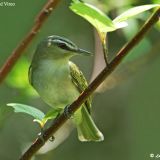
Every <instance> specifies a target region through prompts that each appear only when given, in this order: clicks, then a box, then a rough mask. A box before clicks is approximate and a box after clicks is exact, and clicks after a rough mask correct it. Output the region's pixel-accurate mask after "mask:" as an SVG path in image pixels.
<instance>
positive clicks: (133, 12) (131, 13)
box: [113, 4, 160, 23]
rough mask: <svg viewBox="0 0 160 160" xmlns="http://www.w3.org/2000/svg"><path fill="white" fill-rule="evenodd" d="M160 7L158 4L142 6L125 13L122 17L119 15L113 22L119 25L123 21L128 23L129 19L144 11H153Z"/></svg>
mask: <svg viewBox="0 0 160 160" xmlns="http://www.w3.org/2000/svg"><path fill="white" fill-rule="evenodd" d="M158 6H160V5H158V4H151V5H142V6H138V7H133V8H131V9H129V10H127V11H125V12H123V13H122V14H121V15H119V16H118V17H116V18H115V19H114V20H113V22H115V23H119V22H122V21H126V20H128V19H129V18H131V17H133V16H135V15H137V14H140V13H142V12H144V11H147V10H149V9H152V8H154V7H158Z"/></svg>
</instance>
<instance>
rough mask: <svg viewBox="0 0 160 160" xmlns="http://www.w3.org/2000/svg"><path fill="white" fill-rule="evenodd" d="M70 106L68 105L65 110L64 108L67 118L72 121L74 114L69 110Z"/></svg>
mask: <svg viewBox="0 0 160 160" xmlns="http://www.w3.org/2000/svg"><path fill="white" fill-rule="evenodd" d="M69 106H70V105H67V106H66V107H65V108H64V114H65V116H66V117H67V118H68V119H70V118H71V116H72V113H71V110H70V109H69V108H68V107H69Z"/></svg>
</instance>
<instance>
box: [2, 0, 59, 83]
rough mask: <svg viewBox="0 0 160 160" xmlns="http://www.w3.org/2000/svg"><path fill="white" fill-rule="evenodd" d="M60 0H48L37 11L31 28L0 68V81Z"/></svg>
mask: <svg viewBox="0 0 160 160" xmlns="http://www.w3.org/2000/svg"><path fill="white" fill-rule="evenodd" d="M59 2H60V0H48V2H47V3H46V4H45V5H44V7H43V8H42V10H41V11H40V12H39V14H38V15H37V17H36V19H35V23H34V25H33V27H32V28H31V30H30V31H29V32H28V34H27V35H26V37H25V38H24V39H23V40H22V41H21V42H20V43H19V45H18V46H17V47H16V48H15V50H13V52H12V53H11V55H10V56H9V57H8V59H7V60H6V62H5V63H4V65H3V66H2V68H1V69H0V83H1V82H2V81H3V80H4V79H5V77H6V76H7V75H8V73H9V72H10V70H11V69H12V68H13V66H14V64H15V63H16V62H17V60H18V59H19V58H20V56H21V55H22V54H23V53H24V50H25V49H26V48H27V46H28V45H29V44H30V43H31V41H32V40H33V38H34V37H35V36H36V35H37V33H38V31H39V29H40V28H41V26H42V25H43V23H44V22H45V20H46V19H47V18H48V16H49V15H50V14H51V12H52V10H53V9H54V8H55V7H56V6H57V4H58V3H59Z"/></svg>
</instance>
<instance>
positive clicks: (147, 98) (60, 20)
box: [0, 0, 160, 160]
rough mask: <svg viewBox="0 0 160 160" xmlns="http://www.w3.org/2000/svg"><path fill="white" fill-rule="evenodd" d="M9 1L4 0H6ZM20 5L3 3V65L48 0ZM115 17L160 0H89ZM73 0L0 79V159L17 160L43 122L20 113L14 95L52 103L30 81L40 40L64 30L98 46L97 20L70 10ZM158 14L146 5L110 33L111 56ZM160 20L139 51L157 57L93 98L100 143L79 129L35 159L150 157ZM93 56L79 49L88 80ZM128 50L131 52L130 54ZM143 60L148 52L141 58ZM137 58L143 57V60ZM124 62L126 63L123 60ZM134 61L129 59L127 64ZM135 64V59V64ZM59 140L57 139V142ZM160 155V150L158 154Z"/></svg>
mask: <svg viewBox="0 0 160 160" xmlns="http://www.w3.org/2000/svg"><path fill="white" fill-rule="evenodd" d="M1 2H2V1H1ZM10 2H15V4H16V6H15V7H0V21H1V23H0V66H2V65H3V63H4V62H5V60H6V59H7V57H8V56H9V55H10V54H11V52H12V50H13V49H14V48H15V47H16V46H17V44H18V43H19V42H20V41H21V39H22V38H23V37H24V36H25V35H26V33H27V32H28V31H29V30H30V28H31V27H32V25H33V23H34V19H35V17H36V15H37V13H38V12H39V11H40V9H41V8H42V6H43V5H44V4H45V3H46V1H45V0H34V1H33V0H27V1H22V0H13V1H10ZM87 2H90V3H92V4H94V5H95V6H97V7H99V8H100V9H102V10H103V11H105V12H106V13H107V14H108V15H109V16H110V17H112V18H114V17H116V15H117V14H119V13H120V12H121V11H123V10H126V9H127V8H129V7H132V6H135V5H143V4H150V3H159V2H160V1H157V0H156V1H149V0H141V1H138V0H123V1H120V0H112V1H111V0H110V1H107V0H101V1H100V0H99V1H98V0H88V1H87ZM69 4H70V1H65V0H61V3H60V4H59V5H58V7H57V8H56V9H55V10H54V11H53V13H52V15H51V16H50V17H49V19H48V20H47V21H46V23H45V24H44V25H43V27H42V28H41V30H40V32H39V34H38V35H37V36H36V38H35V39H34V40H33V42H32V44H31V45H30V46H29V47H28V48H27V50H26V51H25V53H24V54H23V56H22V57H21V59H19V61H18V63H17V64H16V65H15V67H14V68H13V70H12V72H11V73H10V74H9V76H8V77H7V79H6V80H5V82H4V83H3V84H1V85H0V148H1V149H0V159H1V160H16V159H18V157H19V156H20V155H21V154H22V152H24V150H25V149H26V148H27V147H28V145H29V144H30V143H31V142H32V141H33V140H34V139H35V137H36V136H37V134H38V132H39V127H38V125H36V124H34V123H33V122H32V120H33V119H32V118H31V117H29V116H26V115H24V114H14V113H13V111H12V110H11V109H10V108H9V107H7V106H6V104H7V103H10V102H17V103H24V104H28V105H32V106H36V107H37V108H40V109H41V110H42V111H44V112H45V111H47V110H48V109H49V108H48V106H46V105H45V104H44V102H43V101H42V100H41V99H40V98H39V97H38V96H37V94H36V93H35V92H34V91H33V89H32V87H31V86H30V85H29V84H28V80H27V72H28V67H29V64H30V61H31V58H32V55H33V53H34V50H35V48H36V45H37V43H38V42H39V41H40V40H41V39H43V38H44V37H46V36H48V35H52V34H56V35H60V36H65V37H67V38H69V39H71V40H72V41H74V42H75V43H76V44H78V46H80V47H81V48H84V49H87V50H89V51H92V52H94V32H93V27H92V26H91V25H90V24H89V23H87V22H86V21H85V20H84V19H82V18H81V17H79V16H77V15H75V14H74V13H73V12H72V11H71V10H69V8H68V7H69ZM150 14H151V12H145V13H144V14H141V15H140V16H139V18H138V20H137V19H136V20H131V21H129V27H128V28H126V29H123V30H118V31H117V32H112V33H109V35H108V40H109V54H110V57H113V55H114V54H115V53H116V51H118V49H120V48H121V47H122V46H123V44H125V42H127V41H128V40H129V39H130V38H131V37H132V36H133V35H134V33H136V32H137V31H138V28H139V27H140V26H141V25H142V24H143V22H144V20H145V19H146V18H147V17H148V16H149V15H150ZM159 30H160V26H159V25H158V24H157V25H156V26H155V27H154V28H152V30H151V31H150V32H149V33H148V34H147V36H146V38H145V40H144V41H143V42H142V43H140V45H139V47H136V48H135V49H134V50H133V51H132V54H134V53H135V54H136V53H137V54H138V53H139V52H144V53H148V52H149V51H150V52H153V54H156V53H157V54H156V58H152V59H149V60H148V62H147V63H146V65H143V67H141V66H140V67H138V68H136V70H135V71H134V72H131V73H130V74H128V77H127V78H125V81H123V83H121V84H119V85H117V87H115V88H113V89H111V90H107V91H105V92H104V93H100V94H96V95H95V96H94V99H93V115H94V118H95V120H96V123H97V125H98V126H99V128H100V129H101V130H102V132H103V133H104V136H105V140H104V141H103V142H101V143H93V142H90V143H82V142H79V141H78V139H77V135H76V134H77V133H76V130H74V131H73V132H72V133H71V135H70V136H69V138H67V139H66V140H65V141H64V142H63V143H62V144H61V145H60V146H59V147H57V148H56V149H55V150H53V151H50V152H48V153H47V154H43V155H37V156H36V157H35V160H50V159H60V160H74V159H76V160H82V159H83V160H99V159H101V160H106V159H109V160H117V159H119V160H135V159H136V160H150V159H153V158H151V157H150V154H152V153H153V154H155V155H156V154H160V150H159V148H160V144H159V135H160V126H159V121H160V116H159V115H160V98H159V97H160V84H159V82H160V74H159V73H160V72H159V67H160V56H159V57H158V56H157V55H158V54H159V49H157V46H160V39H159V37H160V34H159ZM93 58H94V57H78V58H76V57H75V58H74V59H73V61H74V62H75V63H76V64H77V65H78V66H79V67H80V68H81V70H82V71H83V72H84V74H85V76H86V77H87V79H88V80H89V78H90V76H91V72H92V67H93V65H94V64H93ZM128 58H129V57H128ZM140 60H141V59H140ZM140 60H139V59H137V62H138V61H140ZM120 67H121V68H122V70H123V66H120ZM125 67H126V68H127V66H125ZM128 68H129V69H130V68H131V66H130V65H129V64H128ZM53 143H54V142H53ZM154 159H155V158H154Z"/></svg>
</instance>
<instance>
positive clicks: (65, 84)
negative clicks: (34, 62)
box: [31, 61, 79, 108]
mask: <svg viewBox="0 0 160 160" xmlns="http://www.w3.org/2000/svg"><path fill="white" fill-rule="evenodd" d="M31 75H32V77H31V79H32V85H33V87H34V88H35V89H36V91H37V92H38V93H39V95H40V96H41V98H42V99H43V100H44V101H45V102H46V103H47V104H48V105H50V106H52V107H55V108H56V107H60V108H64V107H65V106H66V105H68V104H70V103H71V102H72V101H73V100H74V99H75V98H76V97H78V95H79V92H78V91H77V89H76V87H75V86H74V84H73V83H72V80H71V77H70V70H69V65H68V63H66V64H64V63H58V64H57V63H54V62H52V61H51V62H50V61H47V62H43V63H42V64H40V65H39V66H38V67H35V69H33V70H32V74H31Z"/></svg>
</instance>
